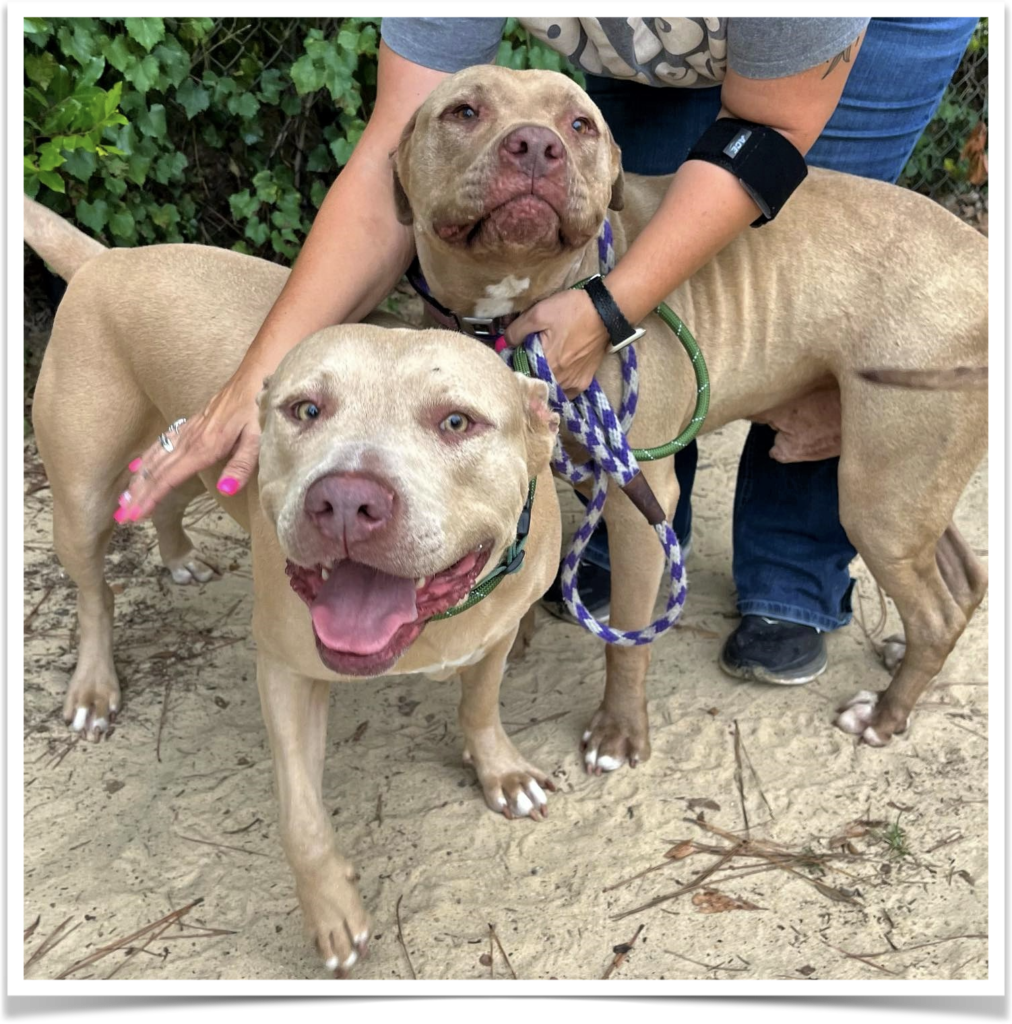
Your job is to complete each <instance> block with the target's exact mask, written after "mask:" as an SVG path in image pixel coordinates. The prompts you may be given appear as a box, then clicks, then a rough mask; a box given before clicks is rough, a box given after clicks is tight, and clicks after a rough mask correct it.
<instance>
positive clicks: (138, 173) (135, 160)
mask: <svg viewBox="0 0 1012 1024" xmlns="http://www.w3.org/2000/svg"><path fill="white" fill-rule="evenodd" d="M150 167H151V157H149V156H144V155H143V154H142V153H133V154H131V156H130V159H129V160H127V175H126V176H127V178H129V179H130V181H132V182H133V183H134V184H135V185H143V184H144V182H145V180H146V179H147V176H148V170H149V168H150Z"/></svg>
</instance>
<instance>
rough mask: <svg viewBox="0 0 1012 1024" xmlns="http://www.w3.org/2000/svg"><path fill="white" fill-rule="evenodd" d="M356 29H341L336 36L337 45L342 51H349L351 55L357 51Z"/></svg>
mask: <svg viewBox="0 0 1012 1024" xmlns="http://www.w3.org/2000/svg"><path fill="white" fill-rule="evenodd" d="M358 35H359V33H358V29H357V28H342V29H341V31H340V32H338V34H337V45H338V46H340V47H341V49H342V50H351V52H352V53H356V52H357V51H358Z"/></svg>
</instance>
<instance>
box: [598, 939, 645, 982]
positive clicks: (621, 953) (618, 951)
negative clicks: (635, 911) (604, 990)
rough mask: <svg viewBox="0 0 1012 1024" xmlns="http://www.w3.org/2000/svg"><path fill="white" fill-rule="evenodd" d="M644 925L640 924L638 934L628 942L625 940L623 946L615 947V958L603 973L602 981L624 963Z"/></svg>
mask: <svg viewBox="0 0 1012 1024" xmlns="http://www.w3.org/2000/svg"><path fill="white" fill-rule="evenodd" d="M644 927H645V926H644V925H640V926H639V927H638V928H637V929H636V934H635V935H633V937H632V938H631V939H630V940H629V941H628V942H623V943H622V945H621V946H616V947H615V959H614V960H612V962H611V963H610V964H608V969H607V970H606V971H605V972H604V974H602V975H601V980H602V981H607V980H608V978H610V977H611V975H612V972H613V971H614V970H615V969H616V968H617V967H618V966H619V965H620V964H621V963H622V961H623V960H624V959H625V958H626V957H627V956H628V955H629V953H630V952H631V951H632V948H633V946H635V945H636V940H637V939H638V938H639V937H640V932H641V931H643V928H644Z"/></svg>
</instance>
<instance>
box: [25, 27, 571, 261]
mask: <svg viewBox="0 0 1012 1024" xmlns="http://www.w3.org/2000/svg"><path fill="white" fill-rule="evenodd" d="M379 21H380V19H379V18H344V19H336V18H335V19H222V20H218V21H215V20H212V19H210V18H26V19H25V22H24V33H25V122H24V159H25V183H24V188H25V192H26V193H28V195H31V196H35V197H37V198H38V199H39V200H40V201H41V202H43V203H45V204H46V205H47V206H51V207H52V208H54V209H55V210H57V211H58V212H60V213H62V214H64V215H65V216H68V217H71V218H72V219H76V220H77V221H78V222H79V223H80V224H81V225H83V226H84V227H85V228H87V229H90V230H91V231H92V232H93V233H94V234H95V235H97V236H99V237H100V238H102V239H103V240H104V241H105V242H107V243H109V244H113V245H137V244H144V243H152V242H183V241H199V242H205V243H208V244H213V245H222V246H229V247H231V248H234V249H238V250H240V251H243V252H251V253H254V254H256V255H259V256H264V257H267V258H273V259H278V260H284V261H289V260H291V259H293V258H294V257H295V255H296V254H297V253H298V250H299V247H300V245H301V243H302V240H303V239H304V238H305V235H306V233H307V231H308V230H309V226H310V224H311V222H312V219H313V216H314V214H315V210H316V208H318V207H319V205H320V203H321V202H322V201H323V197H324V195H325V193H326V190H327V188H328V187H329V185H330V183H331V182H332V181H333V179H334V177H335V175H336V174H337V173H338V172H339V171H340V169H341V167H343V166H344V165H345V164H346V163H347V162H348V159H349V157H350V156H351V153H352V151H353V150H354V148H355V144H356V142H357V141H358V139H359V137H360V136H361V134H362V130H363V128H364V127H365V122H366V119H367V118H368V116H369V113H370V111H371V109H372V105H373V103H374V101H375V91H376V52H377V45H378V39H379ZM498 60H499V63H501V64H505V65H507V66H509V67H515V68H525V67H544V68H552V69H554V70H561V71H568V67H567V66H566V65H565V62H564V60H563V59H562V58H560V57H559V55H558V54H556V53H555V52H554V51H552V50H549V49H547V48H545V47H543V46H541V44H540V43H537V42H536V41H535V40H531V39H529V38H528V37H527V34H526V32H525V31H524V30H523V29H522V28H520V27H519V26H518V25H517V23H516V21H515V20H511V21H510V22H508V23H507V26H506V30H505V32H504V37H503V42H502V45H501V47H500V51H499V57H498Z"/></svg>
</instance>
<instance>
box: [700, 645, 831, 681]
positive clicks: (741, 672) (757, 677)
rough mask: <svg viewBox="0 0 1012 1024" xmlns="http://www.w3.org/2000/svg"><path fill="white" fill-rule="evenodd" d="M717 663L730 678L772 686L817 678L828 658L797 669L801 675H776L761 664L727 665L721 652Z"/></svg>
mask: <svg viewBox="0 0 1012 1024" xmlns="http://www.w3.org/2000/svg"><path fill="white" fill-rule="evenodd" d="M717 664H718V665H720V668H721V670H722V671H723V672H724V673H725V675H729V676H731V678H732V679H743V680H745V681H746V682H751V683H772V684H773V685H774V686H804V685H805V683H810V682H812V680H814V679H818V677H819V676H821V675H822V673H823V672H825V671H826V668H827V667H828V665H829V660H828V659H827V658H823V659H822V663H821V664H818V665H816V667H815V668H813V669H804V670H799V671H801V672H802V674H801V675H776V674H775V673H774V672H772V671H770V669H768V668H764V667H763V666H762V665H729V664H728V663H727V662H726V661H725V660H724V655H723V652H722V653H721V655H720V658H718V660H717Z"/></svg>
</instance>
